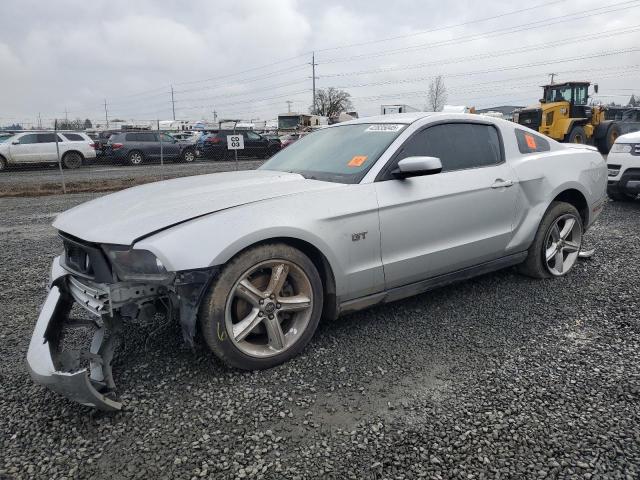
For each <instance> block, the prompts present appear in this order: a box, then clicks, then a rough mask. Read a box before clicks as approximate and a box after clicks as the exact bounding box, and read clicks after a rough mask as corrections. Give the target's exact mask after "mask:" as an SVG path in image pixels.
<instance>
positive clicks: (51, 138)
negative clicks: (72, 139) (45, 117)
mask: <svg viewBox="0 0 640 480" xmlns="http://www.w3.org/2000/svg"><path fill="white" fill-rule="evenodd" d="M55 141H56V134H55V133H39V134H38V143H55ZM58 141H59V142H64V139H63V138H62V137H61V136H60V135H58Z"/></svg>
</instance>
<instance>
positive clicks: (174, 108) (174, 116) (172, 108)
mask: <svg viewBox="0 0 640 480" xmlns="http://www.w3.org/2000/svg"><path fill="white" fill-rule="evenodd" d="M171 110H173V119H174V120H175V119H176V102H175V101H174V100H173V85H171Z"/></svg>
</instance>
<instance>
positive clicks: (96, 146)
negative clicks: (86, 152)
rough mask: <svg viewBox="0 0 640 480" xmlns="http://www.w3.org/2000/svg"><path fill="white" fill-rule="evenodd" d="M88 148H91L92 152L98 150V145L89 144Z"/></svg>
mask: <svg viewBox="0 0 640 480" xmlns="http://www.w3.org/2000/svg"><path fill="white" fill-rule="evenodd" d="M89 147H90V148H93V149H94V150H97V149H98V145H96V144H95V143H90V144H89Z"/></svg>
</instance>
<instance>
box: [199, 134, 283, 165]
mask: <svg viewBox="0 0 640 480" xmlns="http://www.w3.org/2000/svg"><path fill="white" fill-rule="evenodd" d="M228 135H242V136H243V137H244V150H238V156H242V157H257V158H269V157H271V156H272V155H274V154H275V153H277V152H279V151H280V148H281V143H280V140H279V139H269V138H265V137H263V136H262V135H260V134H258V133H256V132H254V131H252V130H236V132H235V134H234V132H233V130H219V131H217V132H215V133H210V134H209V135H207V136H205V137H204V138H202V139H201V140H200V141H198V143H197V147H196V155H197V156H198V157H202V158H208V159H212V160H223V159H225V158H231V157H233V152H231V151H229V150H228V149H227V136H228Z"/></svg>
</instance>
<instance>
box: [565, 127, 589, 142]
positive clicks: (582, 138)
mask: <svg viewBox="0 0 640 480" xmlns="http://www.w3.org/2000/svg"><path fill="white" fill-rule="evenodd" d="M567 143H581V144H585V143H587V134H586V133H585V131H584V128H582V127H581V126H577V127H573V128H572V129H571V132H569V136H568V137H567Z"/></svg>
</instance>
